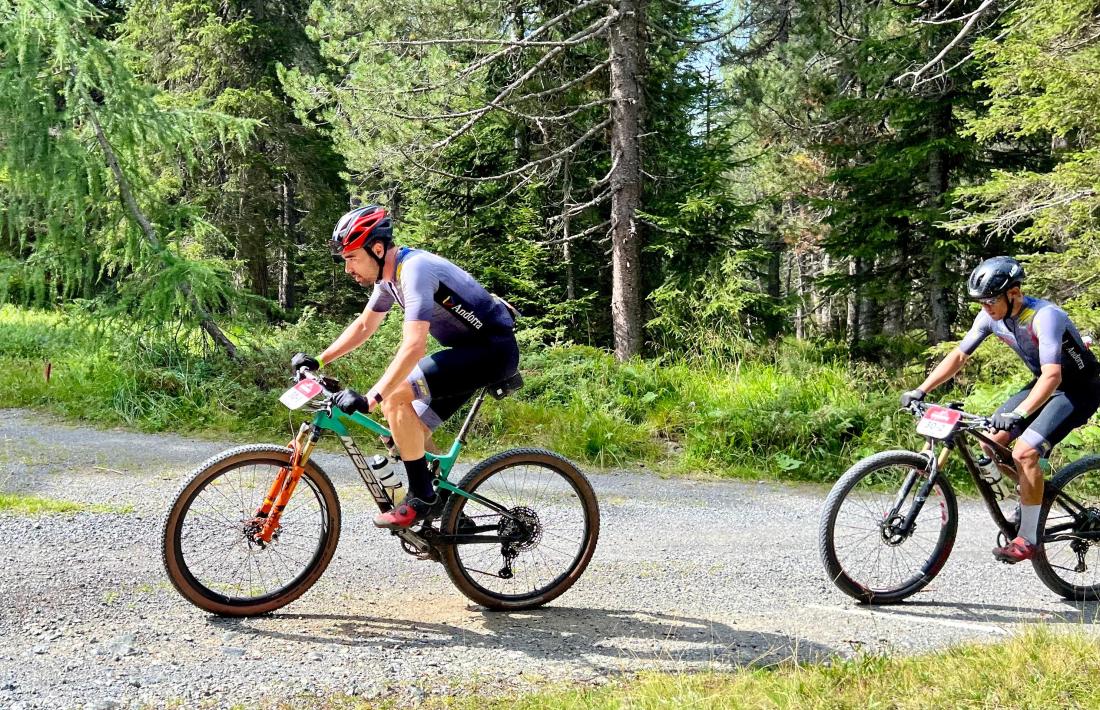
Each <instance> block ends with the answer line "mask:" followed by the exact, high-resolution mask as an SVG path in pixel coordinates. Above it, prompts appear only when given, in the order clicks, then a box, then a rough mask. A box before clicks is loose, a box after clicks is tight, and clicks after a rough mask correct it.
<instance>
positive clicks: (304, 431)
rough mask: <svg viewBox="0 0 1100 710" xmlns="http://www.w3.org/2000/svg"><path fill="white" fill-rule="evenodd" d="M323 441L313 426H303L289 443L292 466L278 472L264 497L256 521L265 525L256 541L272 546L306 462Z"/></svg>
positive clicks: (319, 431)
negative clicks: (261, 521) (272, 539)
mask: <svg viewBox="0 0 1100 710" xmlns="http://www.w3.org/2000/svg"><path fill="white" fill-rule="evenodd" d="M320 438H321V430H320V429H317V428H315V427H313V426H312V425H310V424H302V426H301V427H300V428H299V429H298V435H297V436H296V437H294V440H293V441H291V442H290V449H291V452H290V465H289V466H284V467H282V468H280V469H279V473H278V474H277V475H276V476H275V480H274V481H273V482H272V483H271V488H270V489H269V490H268V492H267V496H265V497H264V502H263V504H261V505H260V508H259V510H257V511H256V517H257V518H260V519H262V520H263V521H264V522H263V526H262V527H261V528H260V530H259V532H258V533H257V534H256V537H257V538H258V539H260V540H262V541H264V542H265V543H267V542H271V538H272V537H273V536H274V535H275V531H276V530H278V529H279V518H280V517H281V516H282V514H283V511H284V510H286V506H287V504H288V503H289V502H290V497H291V496H293V495H294V489H295V488H296V487H297V486H298V481H300V480H302V474H303V473H305V464H306V461H309V456H310V454H311V453H313V447H314V446H315V445H316V444H317V440H318V439H320Z"/></svg>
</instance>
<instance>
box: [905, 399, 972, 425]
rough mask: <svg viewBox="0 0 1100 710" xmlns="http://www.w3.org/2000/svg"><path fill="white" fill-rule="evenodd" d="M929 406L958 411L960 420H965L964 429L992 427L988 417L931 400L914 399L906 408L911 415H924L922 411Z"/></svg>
mask: <svg viewBox="0 0 1100 710" xmlns="http://www.w3.org/2000/svg"><path fill="white" fill-rule="evenodd" d="M952 404H954V403H952ZM931 407H946V408H947V409H954V410H955V411H957V412H959V413H960V414H961V415H962V421H964V422H966V424H965V428H966V429H992V428H993V420H992V419H990V418H989V417H982V416H978V415H977V414H970V413H969V412H964V411H962V410H961V409H959V408H958V407H953V406H948V405H942V404H934V403H932V402H921V401H914V402H910V403H909V406H908V407H907V408H906V409H907V410H908V411H909V413H910V414H912V415H913V416H917V417H921V416H924V413H925V412H926V411H927V410H928V409H929V408H931Z"/></svg>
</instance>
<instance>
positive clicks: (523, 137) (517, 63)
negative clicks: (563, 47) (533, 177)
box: [512, 2, 531, 163]
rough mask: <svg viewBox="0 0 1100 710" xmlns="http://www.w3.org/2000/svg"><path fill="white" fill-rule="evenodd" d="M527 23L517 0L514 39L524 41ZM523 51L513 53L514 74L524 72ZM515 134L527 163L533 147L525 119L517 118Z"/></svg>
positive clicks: (514, 140) (520, 157) (522, 160)
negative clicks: (528, 138) (529, 139)
mask: <svg viewBox="0 0 1100 710" xmlns="http://www.w3.org/2000/svg"><path fill="white" fill-rule="evenodd" d="M525 25H526V23H525V22H524V19H523V3H522V2H515V3H514V4H513V5H512V39H514V40H516V41H517V42H518V41H522V40H523V38H524V34H525V33H526V27H525ZM523 56H524V55H523V52H516V53H514V54H513V55H512V74H513V76H519V75H520V74H522V73H523ZM515 131H516V133H515V135H514V136H513V137H512V144H513V146H514V147H515V150H516V157H517V158H518V160H519V162H520V163H526V162H528V161H530V160H531V148H530V143H529V141H528V140H527V122H526V121H524V120H523V119H517V120H516V127H515Z"/></svg>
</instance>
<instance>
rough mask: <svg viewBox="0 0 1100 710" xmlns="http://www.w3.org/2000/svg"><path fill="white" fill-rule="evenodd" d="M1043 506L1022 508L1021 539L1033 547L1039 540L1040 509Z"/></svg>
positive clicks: (1025, 506)
mask: <svg viewBox="0 0 1100 710" xmlns="http://www.w3.org/2000/svg"><path fill="white" fill-rule="evenodd" d="M1041 507H1042V506H1041V505H1021V506H1020V537H1022V538H1023V539H1025V540H1027V541H1028V542H1030V543H1031V544H1032V545H1034V544H1035V542H1036V541H1037V540H1038V539H1039V530H1038V529H1039V508H1041Z"/></svg>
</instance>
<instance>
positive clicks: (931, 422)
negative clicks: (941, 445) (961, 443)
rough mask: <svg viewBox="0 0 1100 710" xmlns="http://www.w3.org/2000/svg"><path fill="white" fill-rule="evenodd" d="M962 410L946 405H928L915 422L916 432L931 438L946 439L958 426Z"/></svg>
mask: <svg viewBox="0 0 1100 710" xmlns="http://www.w3.org/2000/svg"><path fill="white" fill-rule="evenodd" d="M960 419H962V412H960V411H959V410H957V409H948V408H947V407H929V408H928V409H926V410H924V416H923V417H921V418H920V423H919V424H917V433H918V434H921V435H923V436H930V437H932V438H933V439H946V438H947V437H949V436H951V433H952V432H954V431H955V429H956V428H958V426H959V420H960Z"/></svg>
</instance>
